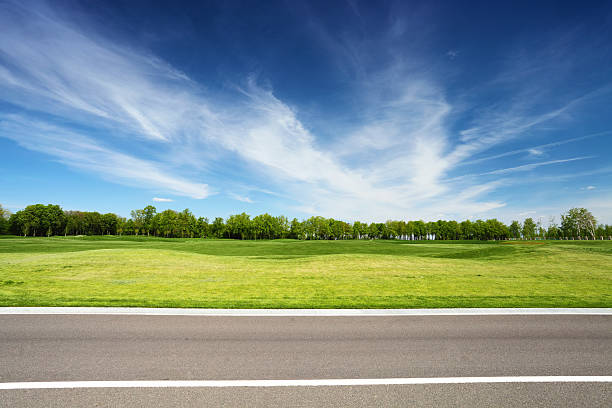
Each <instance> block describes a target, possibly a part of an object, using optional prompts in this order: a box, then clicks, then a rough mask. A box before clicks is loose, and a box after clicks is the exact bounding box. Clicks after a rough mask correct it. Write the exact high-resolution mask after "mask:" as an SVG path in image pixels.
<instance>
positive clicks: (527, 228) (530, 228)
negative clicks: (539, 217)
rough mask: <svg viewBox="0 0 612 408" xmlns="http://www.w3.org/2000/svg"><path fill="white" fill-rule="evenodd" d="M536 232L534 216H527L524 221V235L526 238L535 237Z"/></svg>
mask: <svg viewBox="0 0 612 408" xmlns="http://www.w3.org/2000/svg"><path fill="white" fill-rule="evenodd" d="M535 232H536V224H535V222H533V218H526V219H525V221H523V237H524V238H525V239H533V237H534V236H535Z"/></svg>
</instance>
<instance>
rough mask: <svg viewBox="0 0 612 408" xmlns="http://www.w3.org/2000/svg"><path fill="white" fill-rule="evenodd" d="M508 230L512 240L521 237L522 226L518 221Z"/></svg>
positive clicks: (513, 222)
mask: <svg viewBox="0 0 612 408" xmlns="http://www.w3.org/2000/svg"><path fill="white" fill-rule="evenodd" d="M508 229H509V231H510V236H511V237H512V238H515V239H516V238H520V237H521V224H519V222H518V221H512V223H511V224H510V227H509V228H508Z"/></svg>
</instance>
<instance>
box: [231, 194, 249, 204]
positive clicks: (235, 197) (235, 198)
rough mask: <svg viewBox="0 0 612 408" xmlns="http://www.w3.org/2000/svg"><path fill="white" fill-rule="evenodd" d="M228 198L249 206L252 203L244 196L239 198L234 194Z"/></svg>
mask: <svg viewBox="0 0 612 408" xmlns="http://www.w3.org/2000/svg"><path fill="white" fill-rule="evenodd" d="M229 196H230V197H231V198H233V199H234V200H237V201H242V202H243V203H249V204H252V203H253V200H251V199H250V198H249V197H246V196H241V195H238V194H234V193H229Z"/></svg>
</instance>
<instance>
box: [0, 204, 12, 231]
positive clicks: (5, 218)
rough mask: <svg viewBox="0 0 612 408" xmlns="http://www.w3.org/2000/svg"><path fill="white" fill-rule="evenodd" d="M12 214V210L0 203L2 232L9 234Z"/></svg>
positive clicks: (0, 228) (0, 226) (0, 227)
mask: <svg viewBox="0 0 612 408" xmlns="http://www.w3.org/2000/svg"><path fill="white" fill-rule="evenodd" d="M11 215H12V214H11V212H10V211H9V210H7V209H5V208H3V207H2V204H0V234H8V232H9V219H10V218H11Z"/></svg>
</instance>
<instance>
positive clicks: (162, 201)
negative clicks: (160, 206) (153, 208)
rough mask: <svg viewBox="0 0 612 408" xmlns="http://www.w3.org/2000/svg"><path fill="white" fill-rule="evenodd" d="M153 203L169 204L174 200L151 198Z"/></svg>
mask: <svg viewBox="0 0 612 408" xmlns="http://www.w3.org/2000/svg"><path fill="white" fill-rule="evenodd" d="M153 201H155V202H156V203H171V202H173V201H174V200H173V199H171V198H164V197H153Z"/></svg>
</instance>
